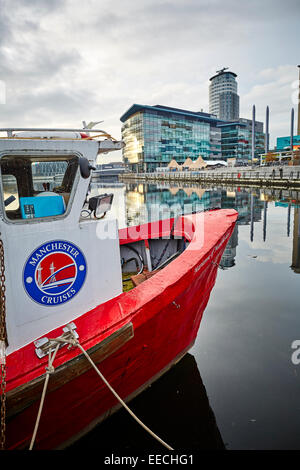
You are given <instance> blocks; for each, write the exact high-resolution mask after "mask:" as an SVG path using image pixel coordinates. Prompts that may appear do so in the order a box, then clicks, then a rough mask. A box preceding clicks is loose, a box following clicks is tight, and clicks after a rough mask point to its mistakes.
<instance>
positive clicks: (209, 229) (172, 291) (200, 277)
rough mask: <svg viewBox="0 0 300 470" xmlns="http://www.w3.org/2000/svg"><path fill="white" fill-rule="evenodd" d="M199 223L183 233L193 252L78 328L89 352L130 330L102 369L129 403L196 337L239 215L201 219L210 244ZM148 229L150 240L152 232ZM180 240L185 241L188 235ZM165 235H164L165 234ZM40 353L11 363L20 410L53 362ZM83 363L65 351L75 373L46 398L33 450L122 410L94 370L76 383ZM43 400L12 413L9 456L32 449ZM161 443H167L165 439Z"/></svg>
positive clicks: (14, 357) (62, 358)
mask: <svg viewBox="0 0 300 470" xmlns="http://www.w3.org/2000/svg"><path fill="white" fill-rule="evenodd" d="M197 217H199V215H193V216H189V217H186V220H187V221H188V222H189V224H187V225H186V226H185V228H184V233H185V236H186V238H187V240H189V241H190V245H189V247H188V249H187V250H185V252H184V253H183V254H182V255H180V256H179V257H178V259H176V260H175V261H173V262H172V263H171V264H170V265H168V266H167V267H165V268H164V269H163V270H162V271H161V272H160V273H158V274H156V275H154V276H153V277H152V278H150V279H148V280H147V281H145V282H144V283H143V284H142V285H140V286H138V287H136V288H135V289H133V290H132V291H130V292H127V293H123V294H121V295H120V296H118V297H117V298H116V299H112V300H111V301H109V302H106V303H105V304H103V305H101V306H99V307H97V308H96V309H94V310H93V311H91V312H88V313H86V314H84V315H82V316H81V317H79V318H78V319H77V320H75V323H76V326H77V331H78V334H79V340H80V343H81V344H82V345H83V347H84V349H86V350H89V349H91V348H93V346H95V345H96V344H99V343H101V341H104V340H105V338H108V337H109V336H110V335H111V334H113V333H114V332H117V331H118V330H120V328H122V327H124V326H126V325H128V324H129V323H130V324H132V329H133V332H134V334H133V337H131V338H129V339H128V338H127V340H126V343H125V344H123V345H121V346H120V347H119V348H118V349H117V350H116V351H115V352H113V353H112V354H111V355H109V356H108V357H106V358H105V359H104V360H101V361H99V362H100V363H98V366H99V369H100V371H101V372H102V374H103V375H104V377H105V378H106V379H107V380H108V382H109V383H110V384H111V385H112V387H113V388H114V389H115V390H116V392H117V393H118V394H119V395H120V396H121V397H122V399H124V400H126V399H128V398H129V397H132V396H133V395H135V394H136V393H138V392H139V391H141V390H142V389H143V388H145V387H146V386H147V385H148V384H149V383H151V381H153V380H154V379H156V378H157V377H158V376H160V375H161V373H163V372H164V371H166V370H167V369H168V368H169V367H170V366H171V365H172V364H173V363H174V362H175V361H176V360H178V359H179V358H180V357H182V355H183V354H184V353H185V352H186V351H187V350H188V349H189V348H190V347H191V346H192V345H193V343H194V341H195V338H196V336H197V332H198V328H199V325H200V322H201V318H202V315H203V312H204V310H205V307H206V305H207V302H208V300H209V296H210V293H211V290H212V288H213V286H214V283H215V280H216V275H217V266H218V264H219V262H220V259H221V257H222V254H223V251H224V249H225V247H226V244H227V242H228V240H229V238H230V236H231V233H232V231H233V228H234V224H235V221H236V218H237V213H236V212H235V211H233V210H220V211H214V212H210V213H205V214H203V215H202V216H201V217H204V218H205V219H204V227H205V232H204V234H205V236H204V241H203V240H201V241H200V239H199V237H197V236H196V235H197V232H194V233H191V232H192V228H193V226H194V225H195V221H196V220H197ZM148 228H149V226H148ZM144 229H145V233H146V226H144ZM179 232H181V235H182V234H183V232H182V229H178V230H177V233H179ZM156 235H157V233H156ZM159 235H160V236H161V235H162V230H161V227H160V228H159ZM120 238H121V243H126V241H127V242H128V241H130V234H127V235H126V234H125V232H124V231H123V232H122V233H120ZM143 238H146V235H143V230H141V233H140V239H143ZM100 325H101V326H100ZM52 333H53V334H51V335H50V334H49V337H56V336H59V335H60V334H61V331H58V330H57V331H54V332H52ZM47 336H48V335H47ZM34 349H35V348H34V345H33V344H31V345H28V346H26V347H24V348H22V350H19V351H16V352H15V353H13V354H11V355H10V356H9V357H8V364H7V370H8V374H7V387H8V391H7V397H8V403H9V398H10V394H11V395H14V397H15V398H14V401H13V403H14V406H15V407H16V409H18V399H19V402H21V401H22V393H23V394H24V391H25V390H26V387H27V386H30V384H32V383H35V381H38V380H39V378H41V379H42V378H43V376H44V371H45V365H47V358H45V360H40V359H38V358H36V356H35V353H34ZM80 357H82V355H81V356H80V351H79V350H78V348H77V349H75V348H73V349H72V350H71V351H66V348H64V349H62V350H61V351H59V353H58V355H57V361H55V363H54V366H55V367H56V368H58V369H59V367H61V368H62V367H63V366H66V364H67V365H68V364H70V367H69V368H66V373H65V377H66V379H65V380H64V381H62V382H61V383H60V385H59V386H57V387H56V388H54V389H53V390H51V389H50V390H49V392H48V393H47V395H46V400H45V404H44V408H43V412H42V416H41V421H40V425H39V429H38V434H37V437H36V442H35V446H34V448H35V449H54V448H60V447H63V446H66V445H67V444H69V443H71V442H72V441H74V439H76V438H78V437H79V436H81V435H82V434H83V433H84V432H86V431H87V430H89V429H90V428H91V427H92V426H93V425H94V424H96V423H97V422H99V421H100V420H102V419H104V418H105V417H107V416H108V415H109V414H110V413H111V412H112V411H113V410H114V409H116V407H118V402H117V400H116V398H115V397H114V396H113V395H112V393H111V392H110V391H109V390H108V388H107V387H106V385H105V384H104V383H103V382H102V381H101V379H100V378H99V376H98V375H97V374H96V372H95V371H94V370H93V369H92V368H88V370H85V371H84V372H83V373H80V374H79V373H78V375H76V373H75V374H74V376H73V375H72V368H73V369H74V368H75V369H76V360H77V359H78V358H80ZM72 361H73V362H72ZM75 369H74V370H75ZM51 381H55V373H54V374H53V377H52V376H50V382H49V384H50V383H51ZM39 398H40V394H39ZM39 398H38V399H34V400H33V401H32V402H30V401H29V402H28V403H26V406H24V407H23V408H22V406H21V408H20V409H19V411H18V412H14V413H12V414H9V413H8V416H9V418H8V421H7V425H6V448H7V449H16V448H28V446H29V442H30V440H31V437H32V433H33V429H34V425H35V421H36V417H37V413H38V407H39ZM8 411H9V410H8ZM146 424H147V423H146ZM120 432H122V430H121V431H120ZM160 437H162V438H165V439H166V440H167V436H160Z"/></svg>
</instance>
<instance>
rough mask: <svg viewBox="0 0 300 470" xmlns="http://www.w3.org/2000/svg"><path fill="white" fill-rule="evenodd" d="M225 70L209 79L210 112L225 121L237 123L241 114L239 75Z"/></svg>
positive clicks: (219, 71)
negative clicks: (238, 92)
mask: <svg viewBox="0 0 300 470" xmlns="http://www.w3.org/2000/svg"><path fill="white" fill-rule="evenodd" d="M225 70H227V69H226V68H223V69H222V70H218V71H217V74H216V75H214V76H213V77H211V78H210V79H209V80H210V85H209V112H210V113H212V114H215V115H216V116H217V118H219V119H222V120H224V121H236V120H238V119H239V112H240V98H239V95H238V94H237V81H236V77H237V75H236V74H235V73H233V72H229V71H228V72H226V71H225Z"/></svg>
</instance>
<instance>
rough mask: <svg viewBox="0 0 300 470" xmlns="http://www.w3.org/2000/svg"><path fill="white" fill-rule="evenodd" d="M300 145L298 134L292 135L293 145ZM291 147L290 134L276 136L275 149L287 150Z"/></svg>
mask: <svg viewBox="0 0 300 470" xmlns="http://www.w3.org/2000/svg"><path fill="white" fill-rule="evenodd" d="M299 145H300V135H294V136H293V147H294V146H299ZM290 147H291V136H288V137H277V139H276V149H277V150H288V149H290Z"/></svg>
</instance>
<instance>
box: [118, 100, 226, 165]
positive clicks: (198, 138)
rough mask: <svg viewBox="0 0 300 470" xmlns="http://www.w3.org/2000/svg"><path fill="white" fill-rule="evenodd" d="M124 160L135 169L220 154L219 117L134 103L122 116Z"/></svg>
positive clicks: (217, 157) (218, 157)
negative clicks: (173, 160)
mask: <svg viewBox="0 0 300 470" xmlns="http://www.w3.org/2000/svg"><path fill="white" fill-rule="evenodd" d="M120 119H121V121H122V122H123V125H122V140H123V141H124V143H125V147H124V148H123V158H124V163H125V164H126V165H127V167H129V169H131V170H132V171H135V172H137V171H138V172H144V171H145V172H149V171H155V169H156V168H157V167H166V166H167V165H168V163H169V162H170V161H171V160H172V159H175V160H176V161H177V163H179V164H182V163H184V162H185V160H186V159H187V158H188V157H190V158H191V159H192V160H196V159H197V158H198V157H199V155H201V156H202V158H203V159H214V158H215V159H220V158H221V131H220V129H219V128H218V127H217V124H218V122H219V120H217V119H216V118H215V117H214V116H211V115H210V114H208V113H203V112H192V111H186V110H182V109H178V108H170V107H167V106H161V105H156V106H145V105H137V104H134V105H133V106H131V108H129V110H128V111H126V113H125V114H123V116H122V117H121V118H120Z"/></svg>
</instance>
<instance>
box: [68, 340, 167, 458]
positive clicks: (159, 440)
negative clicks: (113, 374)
mask: <svg viewBox="0 0 300 470" xmlns="http://www.w3.org/2000/svg"><path fill="white" fill-rule="evenodd" d="M72 333H73V332H72ZM74 338H75V337H74ZM75 343H77V344H76V345H77V346H78V347H79V349H81V351H82V353H83V354H84V355H85V357H86V358H87V360H88V361H89V362H90V364H91V365H92V366H93V368H94V369H95V371H96V372H97V374H98V375H99V377H100V378H101V379H102V380H103V382H104V383H105V385H106V386H107V387H108V388H109V390H110V391H111V392H112V393H113V395H114V396H115V397H116V398H117V400H118V401H119V402H120V403H121V405H122V406H124V408H125V409H126V411H128V413H129V414H130V415H131V416H132V417H133V418H134V419H135V420H136V421H137V423H138V424H140V425H141V426H142V428H143V429H145V431H147V432H148V433H149V434H150V435H151V436H152V437H154V439H157V440H158V442H160V443H161V444H162V445H163V446H164V447H166V448H167V449H168V450H174V449H173V448H172V447H171V446H169V444H167V443H166V442H164V441H163V440H162V439H161V438H160V437H159V436H157V434H155V433H154V432H153V431H151V429H150V428H148V426H146V425H145V424H144V423H143V422H142V421H141V420H140V419H139V418H138V417H137V416H136V415H135V414H134V413H133V411H131V409H130V408H129V407H128V406H127V405H126V403H125V402H124V401H123V400H122V398H121V397H119V395H118V394H117V392H116V391H115V390H114V389H113V388H112V386H111V385H110V384H109V383H108V381H107V380H106V379H105V377H104V376H103V375H102V374H101V372H100V370H99V369H98V367H97V366H96V365H95V363H94V362H93V361H92V359H91V358H90V356H89V355H88V353H87V352H86V351H85V350H84V349H83V347H82V346H81V344H80V343H79V342H78V341H77V339H76V338H75Z"/></svg>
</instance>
